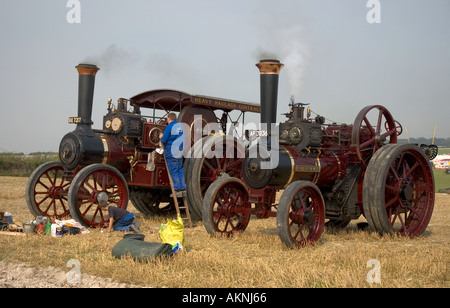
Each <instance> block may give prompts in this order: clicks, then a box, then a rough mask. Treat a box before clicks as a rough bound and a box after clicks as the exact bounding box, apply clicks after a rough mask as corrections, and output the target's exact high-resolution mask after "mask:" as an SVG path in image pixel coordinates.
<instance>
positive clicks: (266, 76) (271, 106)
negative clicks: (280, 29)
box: [256, 60, 284, 139]
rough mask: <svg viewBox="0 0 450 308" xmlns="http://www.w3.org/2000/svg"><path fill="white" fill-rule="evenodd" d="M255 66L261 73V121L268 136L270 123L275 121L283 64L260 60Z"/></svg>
mask: <svg viewBox="0 0 450 308" xmlns="http://www.w3.org/2000/svg"><path fill="white" fill-rule="evenodd" d="M256 66H257V67H258V69H259V72H260V73H261V77H260V80H261V81H260V82H261V85H260V91H261V98H260V99H261V123H264V124H266V125H267V133H268V137H270V136H271V130H270V128H271V127H270V124H275V123H276V121H277V100H278V77H279V74H280V71H281V69H282V68H283V66H284V64H282V63H280V61H278V60H261V61H260V62H259V63H257V64H256ZM269 139H270V138H269Z"/></svg>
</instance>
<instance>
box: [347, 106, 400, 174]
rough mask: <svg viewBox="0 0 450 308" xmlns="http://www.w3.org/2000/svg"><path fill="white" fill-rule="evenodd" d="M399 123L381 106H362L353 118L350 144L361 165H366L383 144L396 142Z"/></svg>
mask: <svg viewBox="0 0 450 308" xmlns="http://www.w3.org/2000/svg"><path fill="white" fill-rule="evenodd" d="M400 133H401V125H400V124H399V123H398V122H397V121H395V120H394V118H393V117H392V115H391V113H390V112H389V111H388V110H387V109H386V108H385V107H383V106H380V105H374V106H367V107H366V108H363V109H362V110H361V111H360V112H359V114H358V116H357V117H356V119H355V122H354V124H353V131H352V144H353V145H354V146H355V151H356V154H357V156H358V158H359V160H360V161H361V162H362V164H363V166H367V164H368V162H369V160H370V158H371V157H372V156H373V154H374V153H375V152H376V151H377V150H378V149H379V148H380V147H382V146H383V145H384V144H387V143H397V135H399V134H400Z"/></svg>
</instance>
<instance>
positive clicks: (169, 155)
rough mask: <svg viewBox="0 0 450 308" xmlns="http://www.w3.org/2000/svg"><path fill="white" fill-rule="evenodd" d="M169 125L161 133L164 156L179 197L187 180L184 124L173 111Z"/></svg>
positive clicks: (183, 191)
mask: <svg viewBox="0 0 450 308" xmlns="http://www.w3.org/2000/svg"><path fill="white" fill-rule="evenodd" d="M167 124H168V125H167V126H166V128H165V129H164V133H161V134H160V135H159V138H160V139H161V142H162V144H163V145H164V157H165V158H166V162H167V167H168V168H169V172H170V176H171V177H172V181H173V186H174V189H175V191H176V192H177V193H176V195H177V197H182V196H183V193H185V192H186V182H185V181H184V171H183V143H184V135H183V126H182V125H181V124H180V123H178V122H177V116H176V114H175V113H173V112H171V113H169V114H168V115H167Z"/></svg>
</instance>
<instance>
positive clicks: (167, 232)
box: [159, 215, 184, 247]
mask: <svg viewBox="0 0 450 308" xmlns="http://www.w3.org/2000/svg"><path fill="white" fill-rule="evenodd" d="M183 231H184V224H183V219H181V216H180V215H178V216H177V220H170V219H167V224H161V227H160V229H159V237H160V238H161V242H162V243H167V244H170V245H172V247H175V246H176V245H177V243H180V244H181V245H182V246H183V247H184V235H183Z"/></svg>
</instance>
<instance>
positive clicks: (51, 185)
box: [25, 161, 71, 219]
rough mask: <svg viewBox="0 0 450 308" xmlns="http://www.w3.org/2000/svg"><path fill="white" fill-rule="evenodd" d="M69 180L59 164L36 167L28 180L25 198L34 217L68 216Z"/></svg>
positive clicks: (53, 217) (55, 217)
mask: <svg viewBox="0 0 450 308" xmlns="http://www.w3.org/2000/svg"><path fill="white" fill-rule="evenodd" d="M70 182H71V181H70V178H68V177H67V176H66V174H65V170H64V167H63V165H62V164H61V163H60V162H53V161H52V162H47V163H44V164H42V165H40V166H39V167H37V168H36V169H35V170H34V171H33V173H32V174H31V175H30V177H29V178H28V182H27V187H26V191H25V197H26V200H27V205H28V209H29V210H30V212H31V214H33V215H34V216H46V217H48V218H50V219H62V218H66V217H69V216H70V212H69V205H68V202H67V194H68V190H69V186H70Z"/></svg>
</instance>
